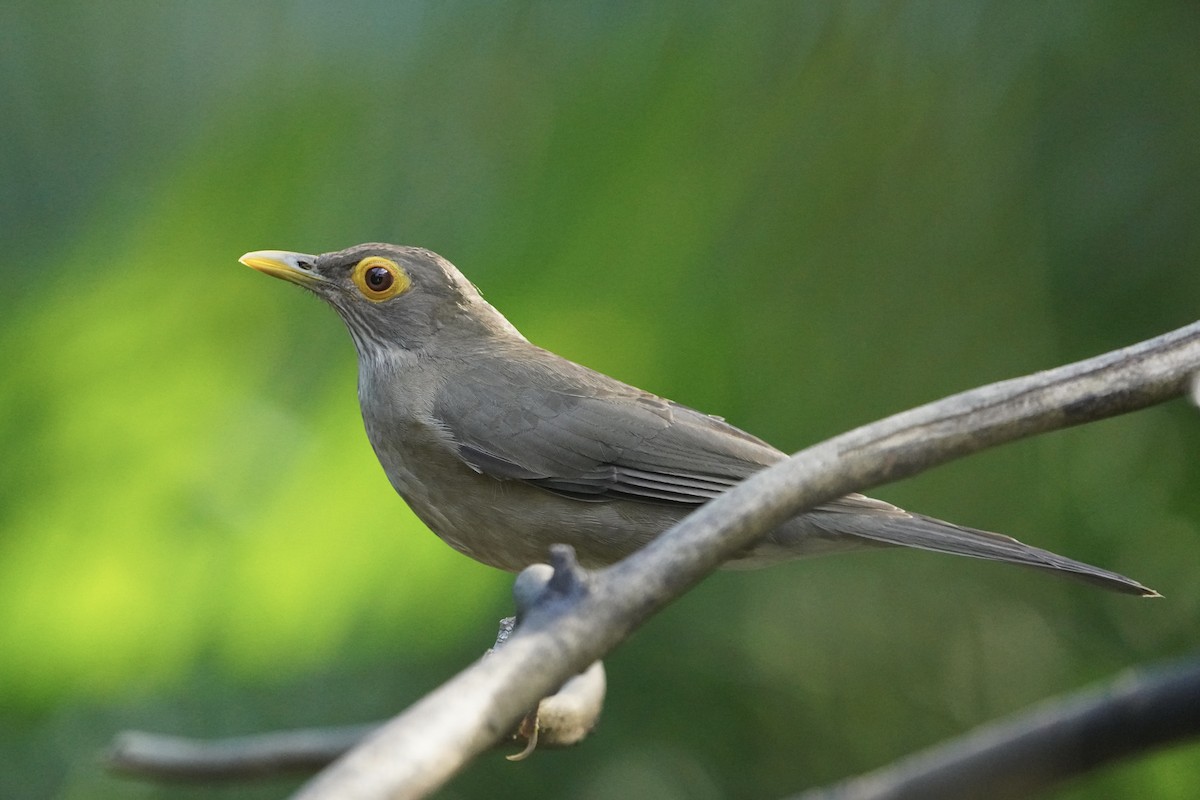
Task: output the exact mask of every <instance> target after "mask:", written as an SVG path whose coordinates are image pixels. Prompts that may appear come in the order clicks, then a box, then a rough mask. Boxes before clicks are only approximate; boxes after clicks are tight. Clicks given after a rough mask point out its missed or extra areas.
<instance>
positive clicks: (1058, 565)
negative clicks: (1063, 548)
mask: <svg viewBox="0 0 1200 800" xmlns="http://www.w3.org/2000/svg"><path fill="white" fill-rule="evenodd" d="M896 511H899V509H896ZM854 523H855V524H853V525H849V526H844V527H842V530H843V532H844V533H849V534H851V535H853V536H855V537H857V538H860V539H866V540H868V541H870V542H874V543H879V544H885V545H899V546H902V547H915V548H918V549H920V550H931V551H933V552H935V553H948V554H950V555H956V556H968V557H970V558H983V559H987V560H989V561H1003V562H1006V563H1009V564H1019V565H1021V566H1024V567H1032V568H1034V569H1042V570H1046V571H1048V572H1053V573H1056V574H1059V575H1062V576H1064V577H1069V578H1074V579H1076V580H1081V581H1085V582H1087V583H1091V584H1093V585H1095V586H1099V587H1101V588H1104V589H1109V590H1110V591H1115V592H1123V593H1125V594H1134V595H1141V596H1142V597H1161V595H1160V594H1159V593H1158V592H1156V591H1154V590H1153V589H1150V588H1148V587H1146V586H1143V585H1142V584H1140V583H1138V582H1137V581H1135V580H1133V579H1132V578H1127V577H1125V576H1124V575H1120V574H1118V573H1116V572H1110V571H1109V570H1106V569H1101V568H1100V567H1093V566H1092V565H1091V564H1085V563H1083V562H1082V561H1075V560H1074V559H1070V558H1067V557H1066V556H1060V555H1058V554H1057V553H1052V552H1050V551H1049V550H1042V549H1041V548H1038V547H1030V546H1029V545H1027V544H1024V543H1022V542H1019V541H1017V540H1016V539H1013V538H1012V537H1010V536H1004V535H1002V534H999V533H992V532H991V531H981V530H976V529H975V528H966V527H963V526H961V525H955V524H954V523H951V522H943V521H942V520H940V519H934V518H933V517H926V516H922V515H920V514H908V513H906V512H900V513H892V514H886V513H880V514H856V515H854Z"/></svg>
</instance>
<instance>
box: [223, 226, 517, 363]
mask: <svg viewBox="0 0 1200 800" xmlns="http://www.w3.org/2000/svg"><path fill="white" fill-rule="evenodd" d="M239 261H241V262H242V263H243V264H245V265H246V266H248V267H250V268H252V269H256V270H258V271H259V272H262V273H265V274H267V275H270V276H272V277H275V278H282V279H283V280H286V281H289V282H291V283H295V284H297V285H299V286H303V287H304V288H305V289H308V290H309V291H311V292H312V293H313V294H315V295H317V297H320V298H321V299H322V300H324V301H325V302H327V303H329V305H331V306H333V309H334V311H336V312H337V313H338V316H340V317H341V318H342V321H343V322H345V323H346V327H347V328H349V330H350V335H351V337H352V338H353V339H354V344H355V347H356V348H357V349H358V352H359V355H360V356H363V355H368V354H372V353H375V352H377V351H378V349H379V348H381V347H382V348H389V347H395V346H399V347H402V348H404V349H405V350H411V351H415V350H420V349H422V348H424V347H427V346H428V345H429V343H430V342H431V341H432V340H433V339H434V337H435V335H438V334H441V335H449V336H453V337H454V338H455V339H460V338H462V337H472V336H489V335H491V336H495V335H510V336H511V335H516V336H518V337H519V336H520V334H519V333H518V332H517V330H516V328H514V327H513V326H512V324H511V323H509V321H508V320H506V319H505V318H504V317H503V316H502V315H501V314H500V312H498V311H496V309H494V308H492V307H491V306H490V305H488V303H487V302H486V301H485V300H484V299H483V297H481V296H480V294H479V290H478V289H476V288H475V286H474V285H472V284H471V282H470V281H468V280H467V279H466V278H465V277H464V276H463V274H462V273H461V272H459V271H458V269H456V268H455V266H454V265H453V264H451V263H450V262H449V261H447V260H446V259H444V258H442V257H441V256H439V255H438V254H437V253H433V252H431V251H429V250H424V249H422V248H419V247H403V246H400V245H393V244H379V243H372V244H360V245H355V246H354V247H350V248H347V249H345V250H339V251H337V252H334V253H325V254H324V255H319V256H314V255H308V254H307V253H293V252H290V251H286V250H256V251H254V252H252V253H246V255H244V256H242V257H241V258H240V259H239ZM442 332H444V333H442Z"/></svg>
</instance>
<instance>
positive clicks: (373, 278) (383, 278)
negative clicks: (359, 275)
mask: <svg viewBox="0 0 1200 800" xmlns="http://www.w3.org/2000/svg"><path fill="white" fill-rule="evenodd" d="M363 282H364V283H366V284H367V288H368V289H370V290H371V291H372V292H383V291H387V289H388V288H389V287H391V285H392V273H390V272H388V271H387V270H386V269H384V268H383V267H371V268H370V269H369V270H367V271H366V272H365V273H363Z"/></svg>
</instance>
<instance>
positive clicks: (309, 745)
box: [105, 723, 379, 782]
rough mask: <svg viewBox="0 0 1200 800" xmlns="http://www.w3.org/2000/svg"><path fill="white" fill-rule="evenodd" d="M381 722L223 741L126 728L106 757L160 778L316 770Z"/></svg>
mask: <svg viewBox="0 0 1200 800" xmlns="http://www.w3.org/2000/svg"><path fill="white" fill-rule="evenodd" d="M377 727H379V724H378V723H376V724H372V725H349V726H346V727H343V728H319V729H312V730H297V731H283V732H279V733H264V734H257V735H254V736H240V737H236V738H230V739H221V740H219V741H204V740H201V739H186V738H183V737H178V736H164V735H162V734H157V733H143V732H141V731H126V732H125V733H122V734H121V735H120V736H118V737H117V739H116V741H115V742H114V743H113V745H112V747H111V748H110V750H109V752H108V755H107V757H106V759H105V761H106V765H107V766H108V767H110V768H111V769H114V770H116V771H118V772H124V773H126V774H130V775H138V776H141V777H150V778H154V779H156V780H178V781H205V782H209V781H216V780H245V779H247V778H263V777H268V776H273V775H280V774H284V773H292V772H312V771H313V770H317V769H320V768H321V767H324V766H325V765H326V764H329V763H330V762H331V761H333V760H334V759H335V758H337V757H339V756H340V755H342V754H343V753H345V752H346V751H347V750H349V749H350V748H351V747H353V746H354V745H356V744H358V743H359V742H360V741H362V740H363V738H364V737H365V736H366V735H367V734H368V733H370V732H371V731H372V730H374V729H375V728H377Z"/></svg>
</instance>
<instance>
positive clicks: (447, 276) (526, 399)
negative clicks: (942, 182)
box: [239, 243, 1158, 597]
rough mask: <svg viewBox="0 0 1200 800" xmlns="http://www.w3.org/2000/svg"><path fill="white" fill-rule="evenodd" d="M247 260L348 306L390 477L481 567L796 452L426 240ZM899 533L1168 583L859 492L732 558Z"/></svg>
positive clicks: (885, 543)
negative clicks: (631, 362)
mask: <svg viewBox="0 0 1200 800" xmlns="http://www.w3.org/2000/svg"><path fill="white" fill-rule="evenodd" d="M239 260H240V261H241V263H242V264H245V265H246V266H248V267H251V268H253V269H255V270H258V271H259V272H262V273H265V274H267V275H270V276H272V277H276V278H281V279H283V280H286V281H288V282H290V283H293V284H297V285H299V286H301V287H303V288H305V289H307V290H308V291H310V292H312V293H313V294H315V295H316V296H317V297H319V298H320V299H321V300H323V301H325V302H326V303H328V304H329V305H330V306H331V307H332V308H333V310H334V311H335V312H336V313H337V314H338V316H339V317H341V319H342V321H343V322H344V323H345V326H346V328H347V329H348V330H349V332H350V337H351V339H352V340H353V342H354V347H355V350H356V353H357V357H358V396H359V404H360V407H361V411H362V417H363V422H364V426H365V428H366V433H367V438H368V439H369V441H370V443H371V446H372V448H373V449H374V451H375V455H376V456H377V457H378V460H379V463H380V464H381V465H382V467H383V470H384V472H385V473H386V474H387V477H388V480H389V481H390V482H391V484H392V486H393V487H394V488H395V490H396V492H397V493H398V494H399V495H400V496H401V497H402V498H403V499H404V501H405V502H406V503H407V504H408V506H409V507H410V508H411V509H412V511H413V512H414V513H415V514H416V516H417V517H418V518H419V519H420V520H421V521H422V522H423V523H424V524H425V525H426V526H428V527H429V528H430V530H432V531H433V532H434V533H435V534H436V535H437V536H439V537H440V538H441V539H442V540H443V541H445V542H446V543H447V544H449V545H450V546H451V547H453V548H454V549H455V550H457V551H459V552H461V553H463V554H465V555H467V556H469V557H471V558H473V559H476V560H477V561H480V562H483V563H484V564H488V565H491V566H493V567H497V568H499V569H502V570H507V571H510V572H518V571H520V570H522V569H524V568H525V567H527V566H529V565H531V564H534V563H538V562H543V561H545V560H546V559H547V556H548V552H549V548H550V547H551V546H552V545H554V544H556V543H561V544H567V545H570V546H571V547H573V548H574V550H575V553H576V556H577V558H578V560H579V563H580V564H582V565H583V566H585V567H592V568H595V567H602V566H605V565H608V564H612V563H614V562H616V561H619V560H620V559H622V558H624V557H625V556H627V555H629V554H631V553H633V552H634V551H636V550H638V549H639V548H641V547H642V546H644V545H646V544H647V543H648V542H650V541H651V540H653V539H654V538H655V537H656V536H658V535H659V534H660V533H662V532H663V531H665V530H667V529H668V528H670V527H671V526H672V525H674V524H675V523H677V522H679V521H680V520H682V519H683V518H684V517H685V516H687V515H688V514H689V513H690V512H692V511H694V510H695V509H696V508H698V507H699V506H701V505H703V504H704V503H706V502H708V501H709V500H711V499H713V498H714V497H717V496H718V495H720V494H721V493H723V492H725V491H728V490H729V489H730V488H731V487H733V486H735V485H736V484H738V483H739V482H741V481H742V480H744V479H745V478H747V477H749V476H750V475H753V474H754V473H755V472H758V471H760V470H762V469H765V468H766V467H769V466H771V465H773V464H776V463H778V462H780V461H782V460H784V459H785V458H787V455H786V454H785V453H784V452H783V451H781V450H779V449H777V448H775V447H773V446H772V445H770V444H768V443H767V442H765V441H763V440H762V439H759V438H758V437H756V436H753V435H752V434H749V433H747V432H745V431H743V430H741V429H739V428H737V427H735V426H733V425H732V424H730V423H728V422H726V421H725V420H724V419H722V418H720V417H717V416H713V415H710V414H705V413H702V412H700V411H697V410H694V409H692V408H690V407H688V406H685V405H682V404H679V403H676V402H673V401H671V400H668V399H665V398H663V397H659V396H657V395H655V394H652V393H650V392H647V391H643V390H641V389H638V388H636V387H634V386H631V385H629V384H626V383H623V382H621V381H619V380H617V379H615V378H611V377H609V376H607V375H604V374H602V373H600V372H597V371H595V370H592V369H589V368H588V367H585V366H582V365H580V364H577V363H575V362H573V361H570V360H568V359H566V358H563V357H561V356H559V355H556V354H555V353H552V352H550V351H549V350H546V349H543V348H541V347H538V346H537V345H535V344H533V343H531V342H530V341H529V340H528V339H526V338H525V337H524V336H523V335H522V334H521V333H520V332H519V331H518V330H517V328H516V327H515V326H513V324H512V323H510V322H509V321H508V320H507V319H506V318H505V317H504V316H503V315H502V314H501V313H500V312H499V311H497V310H496V309H495V308H493V307H492V306H491V305H490V304H489V303H488V302H487V301H486V300H484V299H483V296H482V295H481V294H480V292H479V290H478V289H477V288H476V287H475V286H474V285H473V284H472V283H471V282H470V281H469V280H468V279H467V278H466V277H465V276H464V275H463V274H462V273H461V272H459V270H458V269H457V268H456V267H455V266H454V265H453V264H451V263H450V262H449V261H447V260H446V259H445V258H443V257H441V256H440V255H438V254H437V253H434V252H433V251H431V250H427V249H424V248H420V247H410V246H400V245H393V244H384V243H367V244H359V245H355V246H353V247H349V248H347V249H344V250H339V251H336V252H330V253H325V254H323V255H309V254H306V253H299V252H292V251H284V250H257V251H254V252H250V253H246V254H245V255H243V256H242V257H241V259H239ZM891 546H903V547H911V548H917V549H921V550H928V551H934V552H938V553H947V554H952V555H959V556H969V557H974V558H981V559H987V560H992V561H1000V562H1007V563H1011V564H1018V565H1023V566H1026V567H1032V568H1034V569H1039V570H1045V571H1049V572H1051V573H1054V574H1058V575H1062V576H1067V577H1072V578H1076V579H1079V580H1082V581H1085V582H1088V583H1091V584H1094V585H1096V586H1100V587H1102V588H1105V589H1109V590H1113V591H1116V592H1122V593H1126V594H1133V595H1141V596H1147V597H1155V596H1158V593H1157V592H1155V591H1154V590H1153V589H1149V588H1147V587H1145V586H1143V585H1142V584H1141V583H1138V582H1137V581H1135V580H1133V579H1131V578H1127V577H1125V576H1123V575H1120V574H1117V573H1115V572H1111V571H1109V570H1105V569H1102V568H1100V567H1095V566H1092V565H1090V564H1085V563H1083V562H1081V561H1075V560H1073V559H1070V558H1067V557H1065V556H1060V555H1058V554H1056V553H1053V552H1050V551H1048V550H1043V549H1040V548H1037V547H1032V546H1029V545H1026V544H1023V543H1021V542H1019V541H1017V540H1016V539H1013V538H1011V537H1009V536H1005V535H1002V534H999V533H992V532H990V531H985V530H979V529H975V528H969V527H965V526H961V525H956V524H954V523H951V522H944V521H942V520H939V519H935V518H933V517H928V516H924V515H921V514H916V513H910V512H908V511H905V510H903V509H901V508H898V507H897V506H894V505H892V504H890V503H887V502H884V501H881V500H876V499H873V498H870V497H866V496H864V495H862V494H857V493H855V494H848V495H845V496H843V497H840V498H838V499H835V500H833V501H832V502H829V503H826V504H824V505H820V506H817V507H816V508H813V509H812V510H810V511H808V512H805V513H802V514H799V515H797V516H795V517H793V518H791V519H790V520H788V521H787V522H785V523H783V524H782V525H780V526H779V527H777V528H775V529H774V530H772V531H770V532H769V533H767V534H766V535H764V536H763V537H761V538H760V539H759V540H758V541H757V542H756V543H755V544H754V545H752V546H750V547H748V548H747V549H745V550H744V551H743V552H740V553H739V554H738V555H736V556H735V557H733V558H732V559H730V560H729V561H728V562H727V563H726V564H725V566H728V567H733V568H737V567H759V566H766V565H769V564H774V563H778V562H782V561H788V560H791V559H795V558H800V557H805V556H813V555H822V554H826V553H837V552H844V551H853V550H861V549H867V548H877V547H891Z"/></svg>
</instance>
